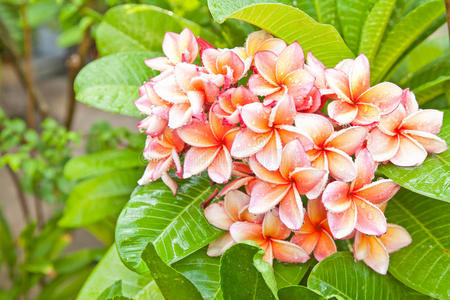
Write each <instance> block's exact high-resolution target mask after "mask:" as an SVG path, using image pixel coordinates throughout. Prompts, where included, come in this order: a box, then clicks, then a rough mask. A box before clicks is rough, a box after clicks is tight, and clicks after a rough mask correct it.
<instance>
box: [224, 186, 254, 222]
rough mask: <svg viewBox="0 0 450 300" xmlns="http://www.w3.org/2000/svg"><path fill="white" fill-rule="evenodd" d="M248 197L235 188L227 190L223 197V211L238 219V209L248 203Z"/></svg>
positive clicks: (235, 219)
mask: <svg viewBox="0 0 450 300" xmlns="http://www.w3.org/2000/svg"><path fill="white" fill-rule="evenodd" d="M249 202H250V197H249V196H248V195H247V194H245V193H243V192H241V191H237V190H233V191H229V192H228V193H227V194H226V195H225V198H224V208H225V212H226V213H227V214H228V216H230V218H231V219H233V220H234V221H238V220H239V214H240V211H241V210H242V209H243V208H244V207H246V206H247V205H248V203H249Z"/></svg>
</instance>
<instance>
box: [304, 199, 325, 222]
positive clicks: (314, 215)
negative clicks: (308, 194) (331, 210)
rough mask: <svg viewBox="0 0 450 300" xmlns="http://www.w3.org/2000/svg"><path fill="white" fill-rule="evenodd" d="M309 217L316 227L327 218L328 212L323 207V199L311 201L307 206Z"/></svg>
mask: <svg viewBox="0 0 450 300" xmlns="http://www.w3.org/2000/svg"><path fill="white" fill-rule="evenodd" d="M307 211H308V217H309V219H310V220H311V222H312V223H313V224H315V225H318V224H320V223H321V222H322V221H323V220H324V219H326V218H327V212H326V210H325V207H324V206H323V203H322V199H321V198H316V199H310V200H308V204H307Z"/></svg>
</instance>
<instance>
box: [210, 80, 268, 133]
mask: <svg viewBox="0 0 450 300" xmlns="http://www.w3.org/2000/svg"><path fill="white" fill-rule="evenodd" d="M217 102H218V105H216V106H215V107H214V108H215V110H214V112H215V113H216V114H217V115H218V116H220V117H222V118H223V119H224V120H225V121H226V122H228V123H229V124H233V125H234V124H237V123H239V121H240V120H241V119H240V108H241V107H242V106H244V105H246V104H250V103H254V102H259V99H258V97H257V96H256V95H255V94H253V93H252V92H251V91H250V90H249V89H247V88H245V87H243V86H239V87H237V88H231V89H228V90H226V91H225V92H223V93H222V94H221V95H220V96H219V99H218V101H217Z"/></svg>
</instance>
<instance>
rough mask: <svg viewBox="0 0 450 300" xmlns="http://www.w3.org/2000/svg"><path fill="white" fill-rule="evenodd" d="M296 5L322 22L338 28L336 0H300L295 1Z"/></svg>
mask: <svg viewBox="0 0 450 300" xmlns="http://www.w3.org/2000/svg"><path fill="white" fill-rule="evenodd" d="M294 3H296V5H295V6H296V7H297V8H299V9H301V10H302V11H304V12H305V13H307V14H308V15H309V16H310V17H312V18H314V19H315V20H316V21H317V22H319V23H322V24H330V25H333V26H334V27H336V29H338V27H337V26H338V25H339V24H338V23H337V22H336V0H321V1H317V0H300V1H293V3H292V4H294Z"/></svg>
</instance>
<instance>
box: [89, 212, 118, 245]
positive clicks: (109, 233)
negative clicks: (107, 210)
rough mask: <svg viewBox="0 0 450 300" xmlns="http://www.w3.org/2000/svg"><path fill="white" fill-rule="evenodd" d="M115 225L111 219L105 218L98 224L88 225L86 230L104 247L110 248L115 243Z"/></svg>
mask: <svg viewBox="0 0 450 300" xmlns="http://www.w3.org/2000/svg"><path fill="white" fill-rule="evenodd" d="M114 221H115V220H114ZM115 225H116V224H115V222H111V221H110V220H109V218H105V219H103V220H101V221H98V222H97V223H94V224H89V225H87V226H86V227H85V229H86V230H87V231H89V232H90V233H91V234H92V235H93V236H95V237H96V238H97V239H98V240H99V241H100V242H102V243H103V244H104V245H106V246H110V245H112V244H113V243H114V231H115V229H116V228H115Z"/></svg>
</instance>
